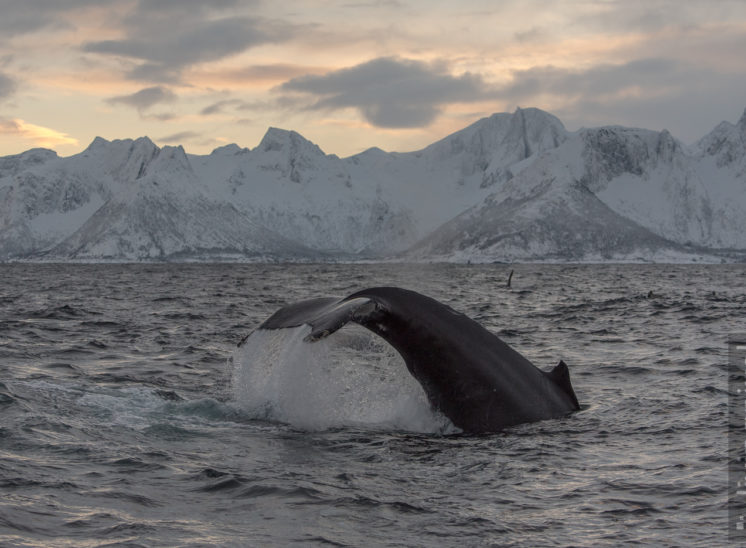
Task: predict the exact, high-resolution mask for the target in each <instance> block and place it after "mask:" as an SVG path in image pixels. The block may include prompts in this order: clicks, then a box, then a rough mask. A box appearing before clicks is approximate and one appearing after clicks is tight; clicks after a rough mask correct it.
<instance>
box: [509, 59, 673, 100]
mask: <svg viewBox="0 0 746 548" xmlns="http://www.w3.org/2000/svg"><path fill="white" fill-rule="evenodd" d="M686 72H687V71H686V67H685V66H684V65H683V64H682V63H680V62H677V61H674V60H671V59H655V58H649V59H637V60H633V61H630V62H628V63H622V64H601V65H596V66H594V67H590V68H588V69H585V70H575V69H567V68H558V67H553V66H546V67H533V68H530V69H527V70H520V71H515V72H513V75H512V77H513V78H512V82H511V83H510V84H508V85H507V86H505V87H504V88H502V89H501V90H500V94H501V96H502V97H504V98H505V99H509V100H519V99H520V100H522V101H527V100H531V99H532V98H536V97H538V96H540V95H555V96H564V97H581V96H582V97H594V98H598V97H599V96H602V95H620V94H624V92H626V91H629V90H630V89H632V88H635V89H641V88H644V89H645V90H646V93H654V92H655V90H661V89H670V88H673V87H676V86H678V85H681V84H682V83H683V82H682V80H685V78H684V75H685V73H686Z"/></svg>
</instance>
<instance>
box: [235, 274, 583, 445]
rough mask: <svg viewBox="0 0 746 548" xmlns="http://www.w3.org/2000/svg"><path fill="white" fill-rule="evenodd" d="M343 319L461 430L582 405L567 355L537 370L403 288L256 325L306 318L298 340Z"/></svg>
mask: <svg viewBox="0 0 746 548" xmlns="http://www.w3.org/2000/svg"><path fill="white" fill-rule="evenodd" d="M349 322H354V323H357V324H360V325H362V326H363V327H366V328H367V329H369V330H370V331H372V332H373V333H375V334H376V335H378V336H380V337H382V338H383V339H385V340H386V341H387V342H388V343H389V344H390V345H391V346H393V347H394V348H395V349H396V351H397V352H398V353H399V354H400V355H401V356H402V358H404V362H405V364H406V366H407V369H408V370H409V372H410V373H411V374H412V376H413V377H414V378H415V379H416V380H417V381H418V382H419V383H420V384H421V385H422V387H423V389H424V391H425V394H426V395H427V398H428V400H429V401H430V404H431V406H432V407H433V408H434V409H436V410H438V411H440V412H441V413H443V414H444V415H445V416H447V417H448V418H449V419H450V420H451V422H453V424H454V425H455V426H457V427H458V428H460V429H461V430H463V431H464V432H469V433H486V432H497V431H500V430H503V429H505V428H507V427H510V426H513V425H516V424H520V423H525V422H533V421H539V420H543V419H550V418H557V417H561V416H564V415H567V414H569V413H571V412H573V411H576V410H578V409H579V408H580V407H579V405H578V399H577V397H576V396H575V392H574V391H573V388H572V385H571V384H570V374H569V371H568V368H567V365H565V362H563V361H560V362H559V364H558V365H557V366H556V367H554V369H552V370H551V371H542V370H540V369H538V368H537V367H536V366H534V365H533V364H532V363H531V362H530V361H529V360H528V359H526V358H525V357H523V356H522V355H521V354H519V353H518V352H517V351H516V350H514V349H513V348H511V347H510V346H509V345H508V344H506V343H505V342H503V341H502V340H501V339H500V338H499V337H497V335H495V334H494V333H492V332H490V331H488V330H487V329H485V328H484V327H483V326H482V325H480V324H479V323H477V322H476V321H474V320H473V319H471V318H469V317H467V316H466V315H464V314H461V313H459V312H457V311H455V310H454V309H452V308H451V307H449V306H447V305H445V304H443V303H440V302H438V301H436V300H435V299H432V298H430V297H427V296H425V295H421V294H420V293H417V292H415V291H411V290H407V289H401V288H397V287H376V288H370V289H365V290H362V291H358V292H356V293H353V294H352V295H349V296H348V297H344V298H341V299H340V298H334V297H321V298H316V299H310V300H305V301H301V302H297V303H293V304H290V305H288V306H285V307H283V308H281V309H279V310H278V311H277V312H275V313H274V314H273V315H272V316H270V317H269V318H268V319H267V320H266V321H264V323H262V324H261V325H260V326H259V327H258V328H257V329H259V330H271V329H283V328H291V327H299V326H301V325H308V326H310V327H311V332H310V334H308V335H307V336H306V338H305V339H304V340H305V341H306V342H311V343H312V342H315V341H318V340H320V339H323V338H325V337H327V336H329V335H331V334H332V333H334V332H335V331H337V330H338V329H340V328H341V327H342V326H344V325H345V324H347V323H349ZM246 339H248V335H247V337H246V338H244V339H243V340H242V341H241V342H240V343H239V346H241V345H242V344H243V343H244V342H245V341H246Z"/></svg>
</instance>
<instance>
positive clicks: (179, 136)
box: [157, 131, 201, 144]
mask: <svg viewBox="0 0 746 548" xmlns="http://www.w3.org/2000/svg"><path fill="white" fill-rule="evenodd" d="M199 137H201V135H200V134H199V133H197V132H196V131H180V132H179V133H174V134H172V135H166V136H165V137H161V138H160V139H157V141H158V142H161V143H167V144H180V143H183V142H184V141H194V140H195V139H197V138H199Z"/></svg>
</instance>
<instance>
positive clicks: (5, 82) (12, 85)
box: [0, 72, 16, 101]
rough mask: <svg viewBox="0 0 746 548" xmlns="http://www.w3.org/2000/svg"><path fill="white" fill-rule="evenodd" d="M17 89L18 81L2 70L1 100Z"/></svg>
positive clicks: (0, 76) (0, 78)
mask: <svg viewBox="0 0 746 548" xmlns="http://www.w3.org/2000/svg"><path fill="white" fill-rule="evenodd" d="M15 91H16V82H15V80H13V78H11V77H10V76H7V75H5V74H3V73H2V72H0V101H2V100H3V99H7V98H8V97H10V96H11V95H13V93H15Z"/></svg>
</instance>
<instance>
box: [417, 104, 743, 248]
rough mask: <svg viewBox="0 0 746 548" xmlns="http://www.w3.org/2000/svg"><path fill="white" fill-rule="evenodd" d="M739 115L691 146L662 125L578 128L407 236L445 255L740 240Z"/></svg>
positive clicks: (739, 244)
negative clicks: (468, 202) (422, 234)
mask: <svg viewBox="0 0 746 548" xmlns="http://www.w3.org/2000/svg"><path fill="white" fill-rule="evenodd" d="M745 129H746V116H745V117H742V118H741V121H740V122H739V123H738V124H737V125H736V126H734V125H732V124H727V123H724V124H721V125H720V126H718V128H716V130H715V131H714V132H713V133H712V134H710V135H709V136H707V137H705V138H704V139H703V140H702V141H700V143H699V144H698V145H697V146H696V147H694V149H693V150H688V149H687V148H686V147H684V146H683V145H682V144H681V143H679V142H678V141H676V140H675V139H674V138H673V137H672V136H671V135H670V133H669V132H667V131H662V132H654V131H648V130H642V129H631V128H623V127H604V128H594V129H587V130H581V131H579V132H578V133H577V134H575V135H572V136H570V137H568V138H567V139H566V140H565V141H564V142H563V143H562V144H561V145H560V146H559V147H557V148H554V149H551V150H550V151H548V152H546V153H545V154H542V155H541V156H540V157H538V158H536V159H535V160H534V161H533V162H531V164H530V165H529V166H527V167H526V168H525V169H524V170H523V171H521V172H520V173H519V174H518V176H517V177H515V178H514V179H512V180H511V181H510V182H508V183H506V184H504V185H502V187H501V188H500V189H499V190H497V191H496V192H495V193H493V194H491V195H490V196H488V197H487V198H485V199H484V200H483V201H482V202H480V203H479V204H478V205H476V206H475V207H473V208H470V209H468V210H467V211H465V212H464V213H462V214H460V215H459V216H457V217H456V218H454V219H453V220H451V221H450V222H448V223H445V224H444V225H443V226H441V227H440V228H439V229H438V230H436V231H434V232H433V233H432V234H431V235H429V236H428V237H427V238H425V239H424V240H422V241H421V242H419V243H418V244H417V245H415V246H414V247H413V248H412V250H411V251H410V252H409V256H410V257H412V258H415V259H424V258H430V259H432V258H440V259H444V260H475V261H490V260H679V259H683V258H684V257H685V256H686V255H692V256H702V255H708V254H710V253H712V252H714V251H717V250H739V251H743V250H746V192H745V191H746V177H744V171H745V170H744V165H745V164H746V147H745V146H744V142H746V139H744V136H746V130H745Z"/></svg>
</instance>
